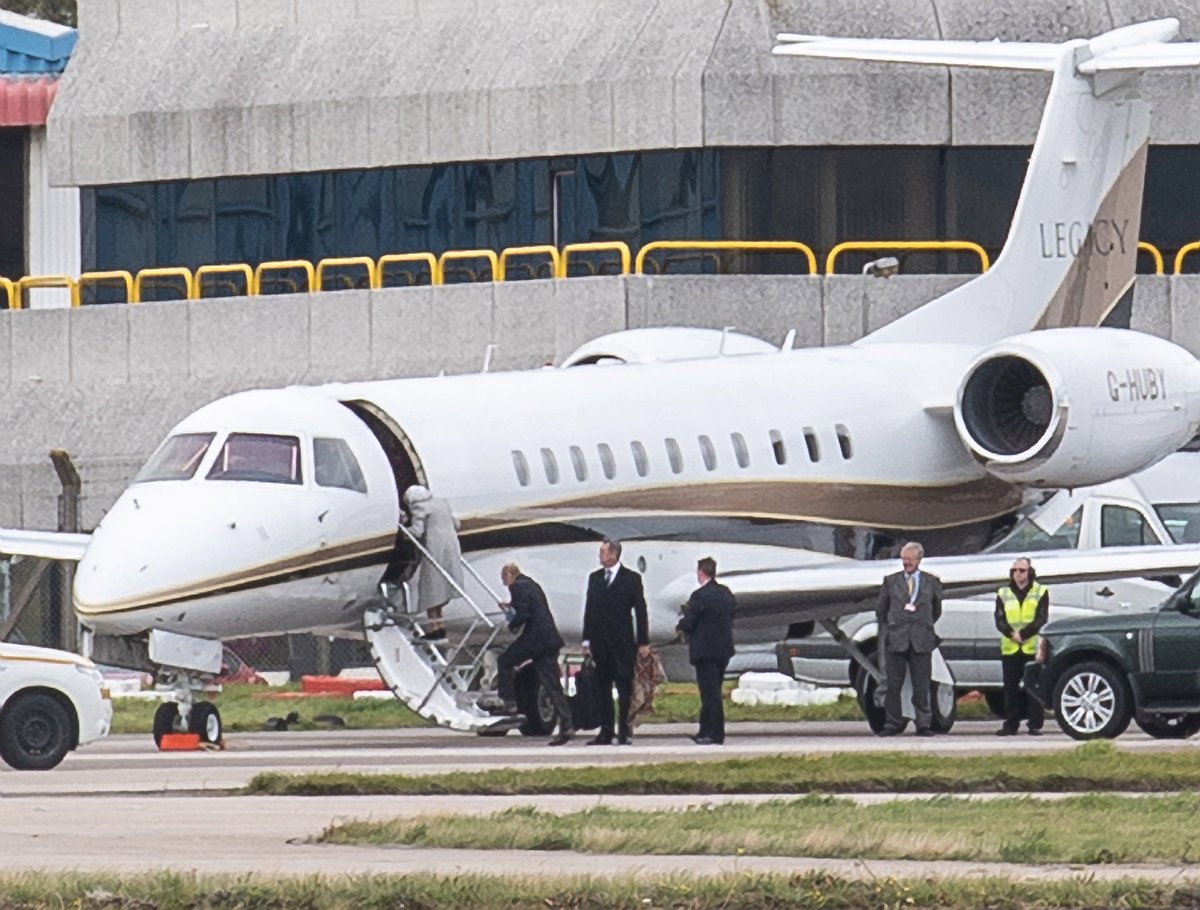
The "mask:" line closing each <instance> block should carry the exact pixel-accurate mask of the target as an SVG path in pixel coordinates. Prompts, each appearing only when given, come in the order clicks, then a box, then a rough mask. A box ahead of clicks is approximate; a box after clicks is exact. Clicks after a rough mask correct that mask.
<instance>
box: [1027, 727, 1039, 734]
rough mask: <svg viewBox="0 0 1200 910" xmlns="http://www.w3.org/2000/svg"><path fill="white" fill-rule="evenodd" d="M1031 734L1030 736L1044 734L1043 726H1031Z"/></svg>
mask: <svg viewBox="0 0 1200 910" xmlns="http://www.w3.org/2000/svg"><path fill="white" fill-rule="evenodd" d="M1029 735H1030V736H1041V735H1042V728H1041V727H1030V728H1029Z"/></svg>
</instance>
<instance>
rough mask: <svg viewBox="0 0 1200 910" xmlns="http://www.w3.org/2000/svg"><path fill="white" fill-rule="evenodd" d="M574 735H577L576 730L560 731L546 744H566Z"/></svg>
mask: <svg viewBox="0 0 1200 910" xmlns="http://www.w3.org/2000/svg"><path fill="white" fill-rule="evenodd" d="M574 737H575V731H574V730H563V731H562V732H561V733H558V734H557V735H556V736H554V737H552V738H551V740H550V742H548V743H546V745H547V746H565V745H566V744H567V743H569V742H570V741H571V740H572V739H573V738H574Z"/></svg>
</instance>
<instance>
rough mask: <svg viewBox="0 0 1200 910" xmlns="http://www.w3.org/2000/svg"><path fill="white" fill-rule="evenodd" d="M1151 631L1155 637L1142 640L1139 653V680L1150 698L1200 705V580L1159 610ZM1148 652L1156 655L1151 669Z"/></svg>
mask: <svg viewBox="0 0 1200 910" xmlns="http://www.w3.org/2000/svg"><path fill="white" fill-rule="evenodd" d="M1148 631H1149V633H1150V636H1151V640H1150V642H1148V643H1146V642H1141V643H1139V645H1140V647H1139V652H1138V653H1139V663H1143V666H1142V671H1143V674H1142V675H1141V676H1139V681H1140V682H1141V685H1142V691H1143V692H1144V694H1145V697H1146V699H1147V700H1148V701H1153V702H1156V703H1158V704H1170V703H1176V704H1188V705H1200V584H1197V583H1196V579H1194V578H1193V580H1192V581H1191V582H1190V583H1189V585H1188V587H1185V588H1183V589H1181V590H1180V592H1179V593H1178V594H1176V595H1175V596H1174V597H1172V598H1171V599H1170V600H1169V601H1168V602H1167V603H1166V604H1165V605H1164V606H1163V608H1162V609H1161V610H1159V611H1158V614H1157V615H1156V616H1155V618H1154V625H1153V626H1152V627H1151V628H1150V630H1148ZM1142 634H1143V635H1145V634H1146V633H1145V632H1143V633H1142ZM1147 652H1149V653H1150V654H1152V655H1153V663H1152V665H1151V667H1150V668H1147V667H1145V666H1144V661H1145V656H1144V655H1145V654H1146V653H1147ZM1147 671H1149V672H1147Z"/></svg>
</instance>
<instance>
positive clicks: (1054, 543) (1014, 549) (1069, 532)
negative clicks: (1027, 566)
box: [988, 506, 1083, 553]
mask: <svg viewBox="0 0 1200 910" xmlns="http://www.w3.org/2000/svg"><path fill="white" fill-rule="evenodd" d="M1082 522H1083V506H1080V507H1079V508H1078V509H1076V510H1075V511H1074V513H1072V514H1071V515H1069V516H1068V517H1067V520H1066V521H1064V522H1063V523H1062V524H1061V525H1060V526H1059V527H1058V528H1057V529H1056V530H1055V531H1054V533H1053V534H1050V533H1048V532H1046V531H1045V530H1043V529H1042V528H1041V527H1040V526H1039V525H1038V524H1036V523H1035V522H1034V521H1033V519H1032V518H1023V519H1021V520H1020V521H1019V522H1017V524H1016V527H1014V528H1013V529H1012V530H1011V531H1009V532H1008V534H1007V535H1006V536H1004V537H1003V538H1001V539H1000V540H999V541H998V542H997V543H995V544H993V545H992V546H990V547H988V551H989V552H991V553H1033V552H1037V551H1038V550H1074V549H1075V548H1076V547H1077V546H1079V531H1080V527H1081V524H1082Z"/></svg>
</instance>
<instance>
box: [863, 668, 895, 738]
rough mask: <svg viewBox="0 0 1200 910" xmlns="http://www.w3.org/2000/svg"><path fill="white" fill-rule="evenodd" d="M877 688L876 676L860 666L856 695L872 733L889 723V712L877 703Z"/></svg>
mask: <svg viewBox="0 0 1200 910" xmlns="http://www.w3.org/2000/svg"><path fill="white" fill-rule="evenodd" d="M875 689H876V683H875V679H874V677H872V676H871V674H869V673H868V672H867V671H866V670H864V669H862V668H861V667H860V668H859V669H858V675H857V676H856V677H855V679H854V693H855V697H856V698H857V700H858V707H859V710H860V711H862V713H863V716H864V717H866V719H867V726H868V727H870V728H871V732H872V733H879V732H880V731H881V730H882V729H883V728H884V726H885V725H886V724H887V712H886V711H884V709H883V707H882V706H881V705H877V704H875ZM906 725H907V724H906Z"/></svg>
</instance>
